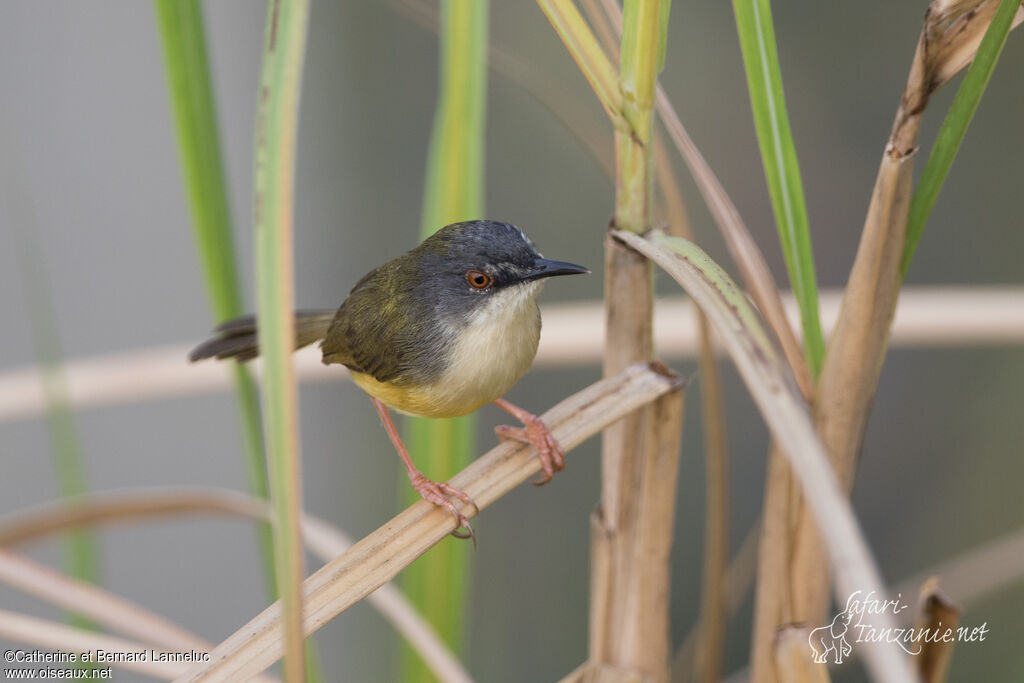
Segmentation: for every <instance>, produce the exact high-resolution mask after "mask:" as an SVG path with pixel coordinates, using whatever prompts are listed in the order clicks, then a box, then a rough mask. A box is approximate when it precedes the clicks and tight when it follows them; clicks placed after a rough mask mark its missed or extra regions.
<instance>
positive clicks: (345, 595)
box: [183, 364, 681, 681]
mask: <svg viewBox="0 0 1024 683" xmlns="http://www.w3.org/2000/svg"><path fill="white" fill-rule="evenodd" d="M680 388H681V381H680V380H679V379H678V378H676V377H674V376H670V375H667V374H665V371H664V369H663V368H656V367H652V366H650V365H648V364H636V365H633V366H631V367H629V368H627V369H626V370H625V371H624V372H623V373H621V374H619V375H616V376H615V377H610V378H608V379H604V380H601V381H600V382H598V383H596V384H594V385H591V386H590V387H588V388H586V389H584V390H583V391H581V392H579V393H577V394H574V395H573V396H570V397H569V398H567V399H565V400H564V401H562V402H561V403H559V404H558V405H557V406H555V407H554V408H552V409H551V410H549V411H548V412H547V413H545V414H544V415H542V416H541V417H542V419H543V420H544V422H545V423H546V424H547V425H548V426H549V427H550V428H551V431H552V433H553V434H554V436H555V438H557V439H558V441H559V443H561V444H562V446H563V447H565V448H566V450H570V449H572V448H575V447H576V446H578V445H579V444H580V443H582V442H583V441H584V440H585V439H587V438H589V437H591V436H593V435H594V434H596V433H598V432H599V431H601V430H602V429H604V428H605V427H607V426H608V425H609V424H612V423H613V422H615V421H617V420H621V419H622V418H623V417H625V416H626V415H628V414H629V413H631V412H632V411H634V410H636V409H637V408H639V407H641V406H643V405H646V404H648V403H650V402H651V401H653V400H655V399H657V398H658V397H660V396H663V395H665V394H667V393H669V392H672V391H678V390H679V389H680ZM533 456H534V451H533V449H532V448H531V447H528V446H525V445H523V444H517V443H503V444H501V445H499V446H497V447H496V448H494V449H492V450H491V451H489V452H488V453H487V454H485V455H483V456H481V457H480V458H478V459H477V460H475V461H474V462H473V463H472V464H470V465H469V467H467V468H466V469H465V470H463V471H462V472H460V473H459V474H458V475H456V476H455V477H453V478H452V479H451V484H452V485H453V486H456V487H458V488H460V489H462V490H463V491H465V492H466V493H467V494H469V495H470V496H471V497H472V498H473V500H475V501H476V503H477V505H478V507H479V509H481V510H483V509H484V508H486V507H487V506H489V505H491V504H492V503H494V502H495V501H496V500H498V499H499V498H501V497H502V496H503V495H505V494H506V493H508V492H509V491H510V490H512V489H513V488H515V487H516V486H518V485H519V484H521V483H523V482H525V481H526V480H528V479H529V478H530V477H531V476H533V475H534V474H536V473H537V472H538V471H540V461H539V460H538V459H537V458H535V457H533ZM462 512H463V514H465V515H466V516H468V517H472V516H473V514H474V513H475V510H473V509H471V507H470V506H466V507H464V508H463V510H462ZM454 527H455V520H454V518H453V517H452V515H451V514H450V513H449V512H447V511H446V510H442V509H440V508H438V507H436V506H434V505H432V504H430V503H428V502H426V501H420V502H418V503H416V504H414V505H412V506H410V507H409V508H408V509H406V510H405V511H404V512H402V513H401V514H399V515H398V516H396V517H394V518H393V519H391V520H390V521H388V522H387V523H386V524H385V525H384V526H382V527H381V528H379V529H378V530H377V531H375V532H373V533H371V534H370V535H369V536H367V537H365V538H364V539H363V540H361V541H360V542H358V543H357V544H356V545H354V546H352V548H351V549H349V551H348V552H346V553H344V554H343V555H341V556H339V557H336V558H335V559H333V560H332V561H331V562H329V563H328V564H327V565H325V566H324V567H323V568H321V569H320V570H319V571H317V572H316V573H315V574H313V575H312V576H311V577H309V578H308V579H306V581H305V583H304V584H303V594H304V603H305V620H304V623H303V628H304V630H305V633H306V634H307V635H308V634H310V633H313V632H314V631H316V630H317V629H319V628H320V627H321V626H323V625H324V624H326V623H327V622H328V621H329V620H330V619H332V618H333V617H335V616H337V615H338V614H339V613H341V612H342V611H344V610H345V609H347V608H348V607H350V606H351V605H353V604H355V603H356V602H358V601H359V600H361V599H362V598H364V597H366V596H367V595H369V594H370V593H372V592H373V591H374V590H376V589H377V588H379V587H380V586H381V585H382V584H384V583H386V582H387V581H390V580H391V579H392V578H394V577H395V576H396V575H397V574H398V573H399V572H400V571H401V570H402V569H403V568H404V567H406V566H408V565H409V564H410V563H411V562H412V561H413V560H415V559H416V558H417V557H419V556H420V555H422V554H423V553H424V552H426V551H427V550H428V549H430V548H431V547H432V546H434V545H436V544H437V543H439V542H440V541H442V540H444V539H445V538H446V537H447V536H448V534H450V533H451V532H452V531H453V530H454ZM484 542H486V539H484ZM280 620H281V610H280V603H275V604H274V605H271V606H270V607H268V608H267V609H266V610H264V611H263V613H262V614H260V615H259V616H257V617H256V618H255V619H253V620H252V621H251V622H249V623H248V624H246V625H245V626H243V627H242V628H240V629H239V630H238V631H237V632H236V633H235V634H234V635H232V636H231V637H230V638H228V639H227V640H225V641H224V642H222V643H221V644H220V645H218V646H217V648H216V649H215V650H214V651H213V653H212V660H211V661H210V662H209V663H207V664H205V665H204V666H202V667H197V668H196V669H195V670H194V671H191V672H190V673H189V675H188V676H187V677H186V678H185V679H183V680H189V681H199V680H202V681H223V680H231V681H234V680H241V679H244V678H245V677H246V676H249V675H253V674H256V673H259V672H260V671H262V670H263V669H265V668H266V667H268V666H269V665H270V664H272V663H273V662H274V661H276V660H277V659H278V658H279V657H280V656H281V654H282V652H283V642H282V634H281V631H280Z"/></svg>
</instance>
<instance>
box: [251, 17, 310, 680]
mask: <svg viewBox="0 0 1024 683" xmlns="http://www.w3.org/2000/svg"><path fill="white" fill-rule="evenodd" d="M308 23H309V3H308V2H307V1H306V0H272V1H271V2H269V3H268V5H267V29H266V35H265V42H264V53H263V68H262V73H261V76H260V91H259V110H258V113H257V117H256V152H255V157H256V163H255V173H254V175H255V193H254V194H255V211H254V213H255V220H256V226H255V230H256V285H257V287H256V289H257V293H258V300H259V306H258V311H259V321H260V322H259V344H260V350H261V353H262V355H263V358H264V366H263V369H264V375H263V382H264V395H263V407H264V411H263V412H264V415H265V416H266V440H267V461H268V463H269V473H270V477H269V479H270V491H271V504H272V506H273V510H274V555H275V560H276V562H277V585H278V595H280V596H281V604H282V611H283V613H284V621H283V628H284V640H285V652H286V656H285V661H284V673H285V680H286V681H288V682H289V683H294V682H296V681H301V680H303V677H304V667H303V664H304V662H303V655H302V650H303V632H302V594H301V589H300V586H301V583H302V578H303V575H304V569H303V554H302V536H301V533H300V531H299V519H300V515H301V511H302V485H301V477H300V472H301V468H300V458H299V435H298V397H297V396H296V385H295V375H294V373H293V368H292V358H291V355H292V352H293V351H294V350H295V349H294V346H295V330H294V328H295V311H294V291H293V287H294V275H293V272H292V269H293V264H292V213H293V207H292V197H293V189H294V180H295V179H294V175H295V148H296V137H297V133H298V110H299V90H300V88H299V86H300V83H301V79H302V63H303V57H304V54H305V45H306V30H307V27H308Z"/></svg>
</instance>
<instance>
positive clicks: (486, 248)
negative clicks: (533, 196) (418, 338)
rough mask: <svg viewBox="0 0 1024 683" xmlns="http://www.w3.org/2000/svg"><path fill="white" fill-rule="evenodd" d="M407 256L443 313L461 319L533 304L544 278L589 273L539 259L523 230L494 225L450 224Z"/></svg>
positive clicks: (506, 225)
mask: <svg viewBox="0 0 1024 683" xmlns="http://www.w3.org/2000/svg"><path fill="white" fill-rule="evenodd" d="M410 255H412V256H413V257H414V258H415V260H416V261H417V262H418V270H419V274H420V285H421V286H422V287H423V290H424V293H427V294H428V295H429V296H432V297H435V303H436V304H437V307H438V309H439V310H440V312H441V313H442V315H443V316H444V317H446V318H452V317H462V318H463V319H464V320H466V321H469V320H470V319H473V318H477V317H478V316H479V315H481V314H488V315H498V314H501V313H503V312H505V311H506V310H508V309H512V308H515V307H517V306H522V305H523V304H525V303H530V302H532V301H533V299H534V298H535V297H536V295H537V293H538V292H539V291H540V287H541V284H542V283H543V282H544V280H545V279H547V278H549V277H554V276H556V275H575V274H580V273H589V272H590V271H589V270H588V269H586V268H584V267H583V266H578V265H576V264H574V263H566V262H564V261H551V260H549V259H546V258H544V257H543V256H542V255H541V254H540V252H538V251H537V249H536V247H534V245H533V242H532V241H531V240H530V238H529V237H527V236H526V234H525V233H524V232H523V231H522V230H520V229H519V228H517V227H515V226H514V225H511V224H509V223H500V222H497V221H467V222H464V223H453V224H451V225H448V226H446V227H444V228H441V229H440V230H438V231H437V232H436V233H434V234H433V235H432V236H430V237H429V238H427V239H426V240H425V241H424V242H423V243H422V244H421V245H420V246H419V247H417V248H416V249H414V250H413V251H412V252H411V253H410Z"/></svg>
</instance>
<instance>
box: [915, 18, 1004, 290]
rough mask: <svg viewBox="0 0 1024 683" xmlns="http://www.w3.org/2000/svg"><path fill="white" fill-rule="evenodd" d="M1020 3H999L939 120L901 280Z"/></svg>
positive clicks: (917, 195) (919, 191) (919, 187)
mask: <svg viewBox="0 0 1024 683" xmlns="http://www.w3.org/2000/svg"><path fill="white" fill-rule="evenodd" d="M1020 4H1021V0H1002V2H1001V3H1000V4H999V9H998V10H996V14H995V16H994V17H993V18H992V23H991V24H989V27H988V30H987V31H985V37H984V38H982V39H981V45H979V46H978V53H977V55H975V57H974V61H973V62H972V63H971V66H970V68H969V69H968V70H967V75H966V76H964V80H963V82H962V83H961V84H960V89H959V90H957V91H956V97H954V98H953V104H951V105H950V107H949V112H948V113H947V114H946V118H945V119H943V121H942V126H941V127H940V128H939V134H938V135H937V136H936V138H935V144H934V145H933V146H932V151H931V154H930V155H929V156H928V161H927V162H926V163H925V166H924V171H922V172H921V179H920V180H919V181H918V182H917V187H915V188H914V194H913V196H912V197H911V199H910V211H909V214H908V216H907V241H906V246H905V247H904V249H903V260H902V262H901V263H900V273H901V276H902V277H906V276H907V269H908V268H909V267H910V261H911V259H913V258H914V250H916V249H917V243H918V242H920V241H921V235H922V234H923V233H924V226H925V224H926V223H927V222H928V216H930V215H931V212H932V207H934V206H935V200H936V199H937V198H938V196H939V192H940V191H941V190H942V185H943V183H945V182H946V176H947V175H948V174H949V169H950V167H952V165H953V160H954V159H955V158H956V153H957V152H958V151H959V149H960V143H961V142H963V139H964V135H965V134H966V133H967V127H968V126H970V125H971V119H972V118H974V112H975V111H977V109H978V104H979V103H980V102H981V96H982V95H984V94H985V88H986V87H988V82H989V79H990V78H992V72H993V71H994V70H995V68H996V62H998V61H999V55H1000V54H1002V51H1003V46H1004V45H1006V38H1007V36H1009V34H1010V28H1011V27H1012V25H1013V17H1014V14H1016V12H1017V8H1018V7H1020Z"/></svg>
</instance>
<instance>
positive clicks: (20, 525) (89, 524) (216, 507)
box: [0, 488, 472, 683]
mask: <svg viewBox="0 0 1024 683" xmlns="http://www.w3.org/2000/svg"><path fill="white" fill-rule="evenodd" d="M211 514H213V515H228V516H241V517H245V518H249V519H256V520H267V519H269V518H270V506H269V504H268V503H267V502H266V501H263V500H259V499H256V498H253V497H251V496H247V495H245V494H241V493H238V492H235V491H227V490H223V489H206V488H169V489H167V488H161V489H144V490H132V491H129V492H118V493H108V494H94V495H90V496H87V497H82V498H76V499H73V500H71V501H68V502H62V503H56V504H47V505H43V506H40V507H38V508H33V509H30V510H26V511H22V512H18V513H15V514H13V515H10V516H8V518H6V519H2V520H0V546H7V545H15V544H20V543H27V542H31V541H38V540H41V539H43V538H45V537H47V536H51V535H53V534H58V533H64V532H67V531H71V530H74V529H82V528H94V527H96V526H102V525H106V524H115V523H132V522H141V521H144V520H147V519H157V518H160V517H165V516H169V517H180V516H185V515H211ZM302 535H303V540H304V541H305V543H306V545H307V547H308V548H309V550H310V551H311V552H312V553H313V555H315V556H316V557H318V558H319V559H320V560H322V561H323V562H329V561H330V560H331V559H332V558H334V557H336V556H338V555H340V554H342V553H343V552H345V551H346V550H348V549H349V548H350V547H351V546H352V543H353V542H352V540H351V539H350V538H349V536H348V535H347V534H345V533H344V532H342V531H340V530H339V529H337V528H335V527H333V526H332V525H330V524H329V523H327V522H325V521H323V520H321V519H318V518H316V517H313V516H312V515H304V516H303V518H302ZM0 553H2V551H0ZM0 557H2V555H0ZM0 575H2V573H0ZM32 578H33V580H34V581H36V582H38V581H40V580H41V579H42V578H45V577H40V576H38V575H36V576H33V577H32ZM89 588H91V589H93V590H98V589H95V588H94V587H89ZM37 594H38V593H37ZM50 597H51V599H54V600H55V599H56V598H61V599H66V600H68V601H69V603H70V604H68V605H67V608H68V609H71V610H74V611H78V610H80V608H81V607H83V606H84V605H85V603H84V602H83V601H81V600H78V599H77V598H75V597H74V596H73V595H66V596H65V595H60V594H58V595H57V596H56V598H55V597H54V596H50ZM114 597H115V599H119V598H116V596H114ZM367 600H368V601H369V602H370V604H371V605H373V606H374V607H375V608H376V609H377V610H378V611H379V612H380V613H381V614H382V615H383V616H384V618H385V619H386V620H387V621H389V622H390V623H391V624H392V625H393V626H394V627H395V630H396V631H398V633H399V634H401V635H402V637H403V638H405V640H406V641H407V642H408V643H409V645H410V646H411V647H412V648H413V649H414V650H416V652H418V653H419V654H420V656H421V657H422V658H423V661H424V662H425V663H426V664H427V666H428V667H429V668H430V670H431V671H432V672H433V673H434V675H436V676H437V677H438V679H439V680H441V681H445V682H446V683H469V681H471V680H472V679H471V678H470V676H469V674H468V673H467V672H466V670H465V668H464V667H463V666H462V663H461V662H459V661H458V659H456V657H455V655H454V654H453V653H452V652H451V650H450V649H449V648H448V646H447V645H446V644H445V643H444V642H442V640H441V638H440V637H439V636H438V635H437V632H436V631H435V630H434V628H433V626H431V625H430V624H428V623H427V622H426V621H425V620H424V619H423V617H422V616H421V615H420V613H419V612H418V611H417V610H416V608H415V606H413V605H412V603H410V602H409V600H408V599H407V598H406V597H405V595H404V594H403V593H402V592H401V591H400V590H399V589H398V588H396V587H395V586H394V585H392V584H386V585H384V586H381V587H380V589H379V590H377V591H375V592H374V593H373V594H371V595H370V596H369V597H368V598H367ZM55 604H64V602H56V603H55ZM109 611H110V610H109V609H108V608H106V607H104V608H102V609H100V610H99V613H98V614H97V613H94V612H91V611H90V612H86V614H87V615H89V616H92V617H93V618H94V619H96V620H97V621H99V622H100V623H106V622H105V619H107V618H113V617H115V616H116V614H111V613H109ZM155 618H156V619H159V618H160V617H155ZM114 628H116V627H114ZM118 630H120V629H118ZM121 632H123V633H126V634H128V635H132V632H130V631H123V630H122V631H121ZM140 637H141V636H140ZM157 644H159V645H163V646H166V647H170V646H172V645H175V642H173V641H167V642H158V643H157ZM201 649H203V650H208V649H210V646H208V645H206V646H204V647H202V648H201Z"/></svg>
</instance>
